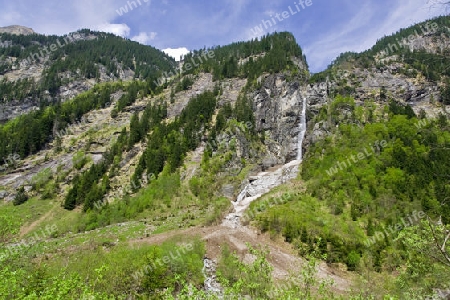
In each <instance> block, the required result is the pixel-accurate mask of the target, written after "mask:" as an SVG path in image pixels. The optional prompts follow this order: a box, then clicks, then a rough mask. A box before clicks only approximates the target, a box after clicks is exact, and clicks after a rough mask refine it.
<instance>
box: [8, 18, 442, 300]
mask: <svg viewBox="0 0 450 300" xmlns="http://www.w3.org/2000/svg"><path fill="white" fill-rule="evenodd" d="M17 33H23V32H22V31H19V32H13V33H10V32H5V33H0V74H1V75H0V111H1V113H2V122H3V124H2V125H0V161H1V162H2V163H1V166H0V198H1V199H2V201H1V203H0V261H1V262H2V263H1V267H0V282H1V283H2V284H1V285H0V298H2V299H47V298H56V299H63V298H64V299H242V298H244V299H247V298H248V299H447V298H448V297H449V295H450V275H449V274H450V244H449V243H450V242H449V239H450V172H449V171H450V123H449V117H450V108H449V105H450V67H449V66H450V17H439V18H435V19H431V20H428V21H426V22H423V23H419V24H416V25H414V26H411V27H409V28H406V29H402V30H400V31H399V32H397V33H395V34H393V35H391V36H387V37H383V38H380V40H379V41H378V42H377V43H376V44H375V45H374V46H373V47H372V48H371V49H369V50H367V51H365V52H362V53H343V54H342V55H340V56H339V57H338V58H336V59H335V61H333V63H332V64H331V65H330V66H329V67H328V68H327V69H326V70H325V71H323V72H320V73H316V74H310V71H309V68H308V63H307V59H308V58H307V57H305V55H304V54H303V51H302V49H301V47H300V46H299V45H298V43H297V41H296V40H295V38H294V36H293V35H292V34H290V33H287V32H281V33H273V34H268V35H265V36H263V37H261V38H257V39H253V40H250V41H246V42H237V43H233V44H230V45H226V46H215V47H210V48H206V47H205V48H203V49H199V50H196V51H193V52H191V53H189V54H188V55H186V56H185V57H184V58H183V60H182V61H181V62H175V60H173V59H172V58H170V57H169V56H167V55H166V54H164V53H163V52H161V51H159V50H157V49H155V48H153V47H149V46H143V45H140V44H138V43H136V42H132V41H130V40H127V39H123V38H120V37H117V36H114V35H112V34H106V33H101V32H94V31H90V30H87V29H84V30H80V31H78V32H76V33H72V34H70V35H67V36H64V37H59V36H44V35H39V34H36V33H33V32H28V34H27V35H23V34H17ZM433 297H434V298H433ZM445 297H447V298H445Z"/></svg>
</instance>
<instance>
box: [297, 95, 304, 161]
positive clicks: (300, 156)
mask: <svg viewBox="0 0 450 300" xmlns="http://www.w3.org/2000/svg"><path fill="white" fill-rule="evenodd" d="M305 134H306V98H303V107H302V115H301V117H300V133H299V134H298V152H297V160H300V161H301V160H302V159H303V152H302V145H303V139H304V138H305Z"/></svg>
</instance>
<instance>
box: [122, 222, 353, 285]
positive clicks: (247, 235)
mask: <svg viewBox="0 0 450 300" xmlns="http://www.w3.org/2000/svg"><path fill="white" fill-rule="evenodd" d="M175 236H184V237H192V238H193V237H195V236H199V237H201V239H202V240H203V241H204V242H205V244H206V256H207V257H208V258H209V259H211V260H213V261H216V262H217V261H218V260H219V259H220V255H221V253H222V249H223V246H224V245H225V244H226V245H228V247H229V248H230V249H231V251H235V252H236V253H237V255H238V256H239V257H240V258H241V259H243V260H244V261H251V260H252V257H251V255H250V254H249V251H248V247H247V244H249V245H251V246H252V247H253V248H261V247H263V248H264V247H266V249H267V250H269V254H268V257H267V258H268V261H269V262H270V264H271V265H272V266H273V268H274V270H273V277H274V279H280V280H282V279H286V278H287V277H288V276H289V274H290V273H291V272H294V273H296V274H299V273H300V272H299V270H300V269H301V266H302V265H303V264H304V262H305V261H304V259H302V258H301V257H299V256H298V255H297V254H296V252H295V250H294V249H293V247H292V245H290V244H289V243H286V242H285V241H283V240H273V239H271V238H270V236H269V235H268V234H261V233H259V232H258V230H257V229H255V228H249V227H243V226H240V227H238V228H230V227H227V226H224V225H218V226H210V227H191V228H188V229H183V230H178V231H171V232H167V233H161V234H156V235H153V236H149V237H146V238H141V239H137V240H131V241H130V243H131V244H142V243H145V244H161V243H163V242H164V241H166V240H169V239H171V238H173V237H175ZM318 277H319V278H321V279H325V278H327V279H333V280H334V282H335V286H334V290H335V291H336V292H338V293H343V292H345V291H348V290H350V281H351V280H350V275H349V273H346V272H343V271H341V270H337V269H333V268H330V267H329V266H327V265H326V264H325V263H322V264H320V266H319V268H318Z"/></svg>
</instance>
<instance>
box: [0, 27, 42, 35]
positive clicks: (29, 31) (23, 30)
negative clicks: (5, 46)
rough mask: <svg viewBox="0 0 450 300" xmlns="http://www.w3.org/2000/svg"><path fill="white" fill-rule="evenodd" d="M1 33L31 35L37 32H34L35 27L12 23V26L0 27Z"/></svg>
mask: <svg viewBox="0 0 450 300" xmlns="http://www.w3.org/2000/svg"><path fill="white" fill-rule="evenodd" d="M0 33H10V34H17V35H20V34H23V35H30V34H35V33H36V32H34V30H33V29H31V28H28V27H25V26H20V25H10V26H6V27H0Z"/></svg>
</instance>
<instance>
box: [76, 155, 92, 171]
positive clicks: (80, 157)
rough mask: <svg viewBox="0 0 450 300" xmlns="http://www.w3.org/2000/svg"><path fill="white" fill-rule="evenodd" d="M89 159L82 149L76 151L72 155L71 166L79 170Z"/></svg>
mask: <svg viewBox="0 0 450 300" xmlns="http://www.w3.org/2000/svg"><path fill="white" fill-rule="evenodd" d="M88 161H89V158H88V157H87V156H86V153H85V152H84V151H78V152H77V153H75V154H74V155H73V157H72V163H73V167H74V168H75V169H77V170H81V169H82V168H83V167H84V165H86V164H87V163H88Z"/></svg>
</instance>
